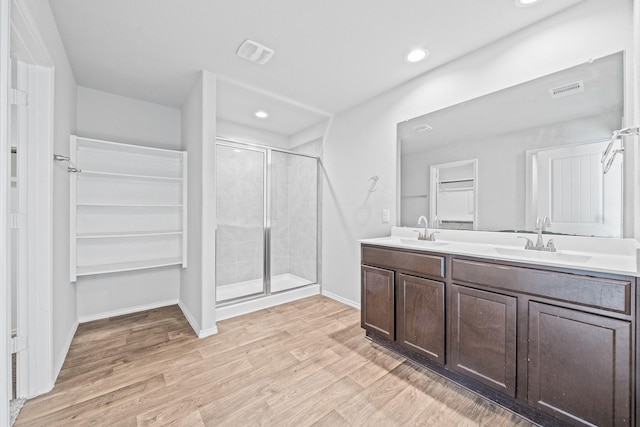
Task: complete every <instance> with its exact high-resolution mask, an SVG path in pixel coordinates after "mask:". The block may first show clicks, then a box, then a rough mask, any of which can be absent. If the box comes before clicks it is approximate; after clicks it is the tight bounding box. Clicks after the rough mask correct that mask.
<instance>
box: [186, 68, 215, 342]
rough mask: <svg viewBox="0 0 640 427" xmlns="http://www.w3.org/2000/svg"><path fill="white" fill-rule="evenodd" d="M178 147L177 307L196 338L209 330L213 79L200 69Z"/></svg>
mask: <svg viewBox="0 0 640 427" xmlns="http://www.w3.org/2000/svg"><path fill="white" fill-rule="evenodd" d="M181 114H182V147H183V149H184V150H186V151H187V157H188V163H189V166H188V171H187V182H188V193H187V198H188V220H187V222H188V231H187V236H188V240H187V242H188V244H187V258H188V267H187V268H186V269H183V271H182V285H181V287H180V308H181V309H182V311H183V312H184V314H185V316H186V317H187V320H188V321H189V323H190V324H191V326H192V327H193V329H194V331H195V332H196V333H197V334H198V336H200V337H204V336H207V335H211V334H215V333H216V332H217V328H216V323H215V320H216V318H215V309H216V307H215V301H216V300H215V213H216V205H215V203H216V195H215V185H216V183H215V138H216V119H215V117H216V77H215V75H213V74H211V73H209V72H207V71H202V73H201V74H200V75H199V76H198V79H197V81H196V83H195V85H194V86H193V87H192V88H191V92H190V93H189V96H188V97H187V99H186V100H185V102H184V104H183V105H182V110H181Z"/></svg>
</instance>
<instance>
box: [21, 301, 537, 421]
mask: <svg viewBox="0 0 640 427" xmlns="http://www.w3.org/2000/svg"><path fill="white" fill-rule="evenodd" d="M359 316H360V312H359V311H357V310H355V309H353V308H351V307H348V306H346V305H343V304H341V303H338V302H336V301H333V300H331V299H328V298H325V297H321V296H317V297H311V298H306V299H303V300H300V301H296V302H293V303H289V304H284V305H281V306H278V307H274V308H271V309H267V310H262V311H259V312H256V313H252V314H249V315H245V316H241V317H237V318H234V319H229V320H224V321H221V322H218V328H219V331H220V332H219V333H218V334H217V335H215V336H212V337H209V338H205V339H200V340H199V339H197V338H196V337H195V335H194V333H193V331H192V330H191V328H190V327H189V324H188V323H187V322H186V320H185V319H184V317H183V315H182V312H181V311H180V309H179V308H178V307H177V306H172V307H166V308H161V309H156V310H151V311H146V312H143V313H137V314H132V315H126V316H119V317H115V318H111V319H108V320H99V321H95V322H91V323H85V324H82V325H80V327H79V328H78V332H77V333H76V336H75V337H74V339H73V343H72V344H71V349H70V350H69V354H68V355H67V359H66V361H65V363H64V366H63V367H62V371H61V372H60V376H59V378H58V381H57V382H56V385H55V388H54V389H53V390H52V391H51V392H50V393H48V394H46V395H43V396H40V397H37V398H35V399H32V400H29V401H27V403H26V404H25V406H24V408H23V409H22V412H21V413H20V416H19V418H18V420H17V422H16V425H17V426H44V425H47V426H51V425H55V426H58V425H60V426H76V425H79V426H87V425H100V426H103V425H104V426H142V425H172V426H202V425H205V426H248V425H273V426H310V425H313V426H331V427H337V426H385V427H386V426H396V425H398V426H399V425H425V426H462V425H464V426H474V425H486V426H512V425H513V426H529V425H531V424H530V423H529V422H527V421H525V420H524V419H522V418H520V417H518V416H516V415H514V414H512V413H510V412H508V411H506V410H504V409H502V408H500V407H498V406H497V405H495V404H493V403H490V402H488V401H486V400H485V399H483V398H481V397H479V396H477V395H475V394H473V393H471V392H469V391H467V390H465V389H464V388H462V387H459V386H457V385H455V384H453V383H451V382H449V381H448V380H445V379H443V378H441V377H439V376H438V375H435V374H433V373H431V372H430V371H428V370H426V369H424V368H422V367H420V366H417V365H415V364H413V363H410V362H408V361H406V360H405V359H404V358H403V357H400V356H398V355H396V354H394V353H392V352H390V351H388V350H386V349H384V348H382V347H379V346H377V345H375V344H372V343H371V342H370V341H369V340H367V339H365V338H364V331H363V330H362V329H361V328H360V325H359V322H360V319H359Z"/></svg>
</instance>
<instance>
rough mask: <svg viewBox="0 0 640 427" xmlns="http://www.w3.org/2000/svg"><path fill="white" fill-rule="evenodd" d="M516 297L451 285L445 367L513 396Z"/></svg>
mask: <svg viewBox="0 0 640 427" xmlns="http://www.w3.org/2000/svg"><path fill="white" fill-rule="evenodd" d="M516 314H517V313H516V298H515V297H512V296H507V295H501V294H497V293H493V292H486V291H482V290H478V289H473V288H469V287H466V286H458V285H452V286H451V314H450V319H449V325H450V327H449V331H450V343H451V344H450V352H451V353H450V355H449V369H451V370H453V371H456V372H459V373H461V374H464V375H466V376H468V377H471V378H473V379H475V380H476V381H479V382H481V383H483V384H485V385H487V386H489V387H492V388H495V389H497V390H499V391H501V392H503V393H505V394H507V395H508V396H511V397H515V396H516V345H517V342H516V328H517V317H516Z"/></svg>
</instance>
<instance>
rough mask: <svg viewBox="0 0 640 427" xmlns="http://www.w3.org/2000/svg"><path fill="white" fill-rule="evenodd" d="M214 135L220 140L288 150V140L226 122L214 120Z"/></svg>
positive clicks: (263, 131)
mask: <svg viewBox="0 0 640 427" xmlns="http://www.w3.org/2000/svg"><path fill="white" fill-rule="evenodd" d="M216 133H217V136H219V137H221V138H227V139H231V140H234V141H238V142H247V143H250V144H258V145H268V146H270V147H277V148H284V149H288V148H289V138H288V137H286V136H285V135H281V134H279V133H275V132H269V131H266V130H261V129H256V128H253V127H250V126H245V125H241V124H238V123H234V122H229V121H226V120H220V119H216Z"/></svg>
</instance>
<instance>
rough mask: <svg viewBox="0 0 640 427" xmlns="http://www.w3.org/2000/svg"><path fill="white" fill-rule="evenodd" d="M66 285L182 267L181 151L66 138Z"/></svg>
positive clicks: (183, 172) (183, 161)
mask: <svg viewBox="0 0 640 427" xmlns="http://www.w3.org/2000/svg"><path fill="white" fill-rule="evenodd" d="M70 153H71V155H70V158H71V166H72V167H73V168H76V169H77V170H79V171H78V172H72V173H71V178H70V187H71V197H70V201H71V215H70V219H71V266H70V267H71V269H70V271H71V281H73V282H75V281H76V280H77V277H78V276H85V275H92V274H103V273H113V272H119V271H130V270H139V269H145V268H153V267H164V266H170V265H181V266H182V267H186V266H187V253H186V243H187V242H186V238H187V237H186V236H187V235H186V228H187V226H186V220H187V211H186V206H187V203H186V197H187V196H186V195H187V182H186V176H187V175H186V173H187V153H186V152H183V151H174V150H165V149H158V148H150V147H143V146H138V145H129V144H121V143H116V142H109V141H101V140H96V139H89V138H82V137H79V136H71V150H70Z"/></svg>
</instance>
